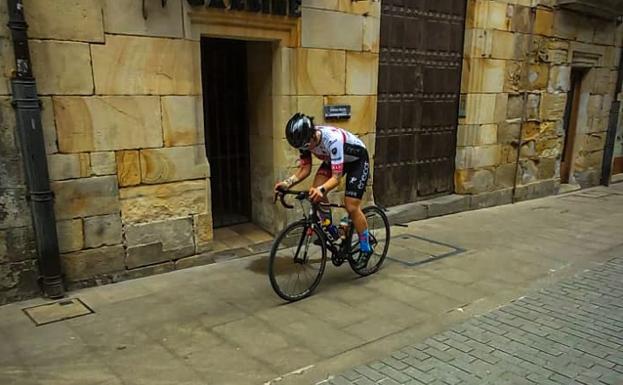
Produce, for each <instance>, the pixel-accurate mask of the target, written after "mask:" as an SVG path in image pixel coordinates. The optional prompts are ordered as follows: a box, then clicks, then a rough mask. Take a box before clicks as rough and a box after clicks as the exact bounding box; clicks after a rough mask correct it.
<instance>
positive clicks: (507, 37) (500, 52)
mask: <svg viewBox="0 0 623 385" xmlns="http://www.w3.org/2000/svg"><path fill="white" fill-rule="evenodd" d="M485 33H486V36H491V43H490V44H488V46H489V47H490V48H489V49H490V51H491V55H490V56H491V58H493V59H503V60H513V59H516V58H517V56H518V55H519V54H521V53H522V52H523V51H521V50H518V49H517V48H518V47H517V46H516V42H517V41H519V39H520V38H521V37H522V35H519V34H515V33H512V32H507V31H497V30H494V31H490V32H488V33H487V32H485Z"/></svg>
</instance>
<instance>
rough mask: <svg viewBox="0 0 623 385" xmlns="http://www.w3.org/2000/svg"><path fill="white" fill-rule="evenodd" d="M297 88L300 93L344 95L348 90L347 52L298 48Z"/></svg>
mask: <svg viewBox="0 0 623 385" xmlns="http://www.w3.org/2000/svg"><path fill="white" fill-rule="evenodd" d="M296 52H297V58H296V62H297V69H298V71H297V79H296V80H297V82H296V84H297V89H298V93H299V94H300V95H343V94H344V93H345V90H346V86H345V85H346V76H345V74H346V53H345V52H344V51H336V50H325V49H306V48H300V49H297V51H296Z"/></svg>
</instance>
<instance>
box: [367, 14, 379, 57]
mask: <svg viewBox="0 0 623 385" xmlns="http://www.w3.org/2000/svg"><path fill="white" fill-rule="evenodd" d="M380 37H381V19H380V18H377V17H365V18H364V19H363V50H364V51H370V52H375V53H376V52H379V47H380Z"/></svg>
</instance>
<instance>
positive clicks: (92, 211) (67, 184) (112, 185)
mask: <svg viewBox="0 0 623 385" xmlns="http://www.w3.org/2000/svg"><path fill="white" fill-rule="evenodd" d="M51 187H52V191H53V192H54V194H55V200H54V211H55V212H56V218H57V219H71V218H78V217H88V216H94V215H104V214H112V213H117V212H119V210H120V205H119V190H118V189H117V178H115V177H114V176H100V177H93V178H82V179H71V180H67V181H60V182H52V183H51Z"/></svg>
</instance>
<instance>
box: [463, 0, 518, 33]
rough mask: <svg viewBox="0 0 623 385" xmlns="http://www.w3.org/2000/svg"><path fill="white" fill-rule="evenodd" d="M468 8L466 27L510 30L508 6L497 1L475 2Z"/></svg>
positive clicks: (481, 0)
mask: <svg viewBox="0 0 623 385" xmlns="http://www.w3.org/2000/svg"><path fill="white" fill-rule="evenodd" d="M470 5H472V6H470V7H468V12H469V13H468V16H467V19H468V20H467V25H468V26H470V25H473V26H474V27H475V28H483V29H485V28H486V29H500V30H503V31H508V30H509V29H510V24H511V23H510V19H509V18H508V15H509V11H508V8H509V5H508V4H506V3H501V2H497V1H485V0H477V1H475V2H474V3H472V4H470Z"/></svg>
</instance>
